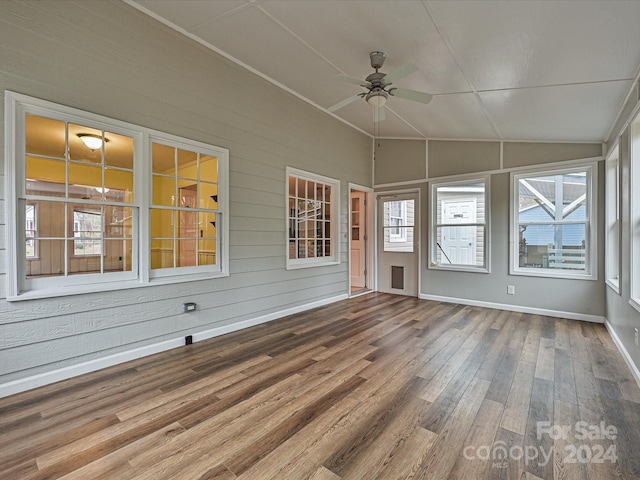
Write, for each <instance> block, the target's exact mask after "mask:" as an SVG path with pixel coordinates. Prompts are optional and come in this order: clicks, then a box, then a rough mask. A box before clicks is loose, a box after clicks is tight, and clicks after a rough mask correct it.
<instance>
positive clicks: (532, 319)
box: [0, 294, 640, 480]
mask: <svg viewBox="0 0 640 480" xmlns="http://www.w3.org/2000/svg"><path fill="white" fill-rule="evenodd" d="M0 478H1V479H20V480H23V479H25V480H27V479H41V478H65V479H82V480H87V479H127V478H136V479H153V480H161V479H179V480H184V479H200V480H205V479H209V480H211V479H225V480H226V479H251V480H255V479H259V480H262V479H286V480H295V479H313V480H337V479H357V480H373V479H385V480H386V479H405V478H416V479H419V478H421V479H435V480H440V479H448V478H450V479H528V480H534V479H549V480H550V479H554V480H555V479H557V480H559V479H567V480H574V479H585V480H586V479H593V480H607V479H619V478H623V479H639V478H640V390H639V389H638V385H637V384H636V383H635V382H634V380H633V378H632V376H631V373H630V372H629V370H628V368H627V366H626V365H625V363H624V361H623V359H622V357H621V356H620V354H619V353H618V351H617V350H616V348H615V346H614V344H613V342H612V340H611V338H610V337H609V335H608V334H607V331H606V329H605V328H604V327H603V326H602V325H596V324H589V323H582V322H577V321H571V320H561V319H553V318H548V317H542V316H538V315H529V314H521V313H513V312H505V311H499V310H491V309H484V308H476V307H468V306H460V305H452V304H444V303H438V302H430V301H424V300H417V299H415V298H408V297H400V296H392V295H387V294H370V295H365V296H361V297H357V298H354V299H351V300H348V301H344V302H340V303H335V304H331V305H328V306H326V307H323V308H319V309H315V310H312V311H309V312H305V313H302V314H298V315H294V316H291V317H287V318H284V319H281V320H278V321H274V322H271V323H269V324H265V325H260V326H257V327H254V328H251V329H247V330H243V331H239V332H235V333H232V334H229V335H225V336H223V337H218V338H214V339H211V340H207V341H203V342H200V343H196V344H193V345H190V346H185V347H181V348H177V349H174V350H171V351H168V352H164V353H161V354H157V355H154V356H150V357H146V358H143V359H139V360H136V361H133V362H129V363H126V364H122V365H118V366H115V367H112V368H109V369H105V370H102V371H99V372H94V373H91V374H87V375H84V376H81V377H77V378H74V379H71V380H68V381H64V382H59V383H57V384H54V385H49V386H46V387H42V388H39V389H35V390H32V391H29V392H24V393H21V394H18V395H14V396H12V397H7V398H4V399H0Z"/></svg>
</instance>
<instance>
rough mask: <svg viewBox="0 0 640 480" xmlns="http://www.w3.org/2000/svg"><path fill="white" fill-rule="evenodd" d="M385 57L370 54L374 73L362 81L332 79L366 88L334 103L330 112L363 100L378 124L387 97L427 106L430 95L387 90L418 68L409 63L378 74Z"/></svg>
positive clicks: (340, 78)
mask: <svg viewBox="0 0 640 480" xmlns="http://www.w3.org/2000/svg"><path fill="white" fill-rule="evenodd" d="M386 58H387V57H386V55H385V54H384V53H382V52H371V53H370V54H369V59H370V60H371V67H372V68H374V69H375V72H374V73H371V74H369V76H367V78H365V79H364V80H360V79H359V78H355V77H350V76H348V75H344V74H342V75H337V76H336V77H334V78H335V79H336V80H340V81H343V82H347V83H355V84H356V85H360V86H361V87H363V88H366V89H367V91H366V92H362V93H358V94H356V95H353V96H352V97H349V98H346V99H344V100H343V101H341V102H339V103H336V104H335V105H333V106H331V107H329V109H328V110H329V111H330V112H335V111H336V110H339V109H341V108H342V107H346V106H347V105H349V104H351V103H353V102H356V101H357V100H359V99H361V98H364V99H365V100H366V101H367V103H368V104H369V105H371V106H372V107H373V118H374V121H376V122H379V121H381V120H384V106H385V104H386V103H387V100H388V99H389V97H390V96H391V97H400V98H405V99H407V100H412V101H414V102H420V103H424V104H427V103H429V102H430V101H431V98H432V97H433V95H431V94H430V93H425V92H419V91H417V90H409V89H407V88H396V87H393V88H389V86H390V85H391V84H393V82H395V81H396V80H399V79H401V78H404V77H406V76H407V75H409V74H411V73H413V72H415V71H416V70H417V69H418V67H416V66H415V65H412V64H410V63H405V64H404V65H401V66H400V67H398V68H397V69H395V70H393V71H392V72H391V73H388V74H387V73H382V72H379V71H378V70H380V69H381V68H382V65H384V61H385V59H386Z"/></svg>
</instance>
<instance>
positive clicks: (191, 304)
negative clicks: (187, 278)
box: [182, 302, 197, 313]
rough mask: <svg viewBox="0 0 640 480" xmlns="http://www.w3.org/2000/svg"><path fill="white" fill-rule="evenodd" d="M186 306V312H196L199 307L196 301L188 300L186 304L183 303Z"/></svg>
mask: <svg viewBox="0 0 640 480" xmlns="http://www.w3.org/2000/svg"><path fill="white" fill-rule="evenodd" d="M182 306H183V308H184V312H185V313H187V312H195V311H196V308H197V304H196V303H194V302H187V303H185V304H183V305H182Z"/></svg>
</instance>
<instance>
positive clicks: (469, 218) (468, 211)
mask: <svg viewBox="0 0 640 480" xmlns="http://www.w3.org/2000/svg"><path fill="white" fill-rule="evenodd" d="M442 215H443V217H444V222H443V223H447V224H456V223H475V222H476V199H475V198H473V199H466V200H443V201H442ZM442 249H443V250H444V253H445V255H443V257H444V258H443V261H447V262H448V263H453V264H456V265H475V263H476V227H470V226H466V227H453V226H452V227H443V228H442Z"/></svg>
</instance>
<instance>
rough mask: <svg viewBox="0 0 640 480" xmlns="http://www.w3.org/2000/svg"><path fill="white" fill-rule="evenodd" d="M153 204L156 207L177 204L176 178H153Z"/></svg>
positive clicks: (156, 176) (155, 176) (157, 176)
mask: <svg viewBox="0 0 640 480" xmlns="http://www.w3.org/2000/svg"><path fill="white" fill-rule="evenodd" d="M153 203H154V205H166V206H168V207H170V206H175V204H176V179H175V178H174V177H161V176H159V175H154V176H153Z"/></svg>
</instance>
